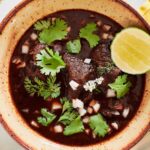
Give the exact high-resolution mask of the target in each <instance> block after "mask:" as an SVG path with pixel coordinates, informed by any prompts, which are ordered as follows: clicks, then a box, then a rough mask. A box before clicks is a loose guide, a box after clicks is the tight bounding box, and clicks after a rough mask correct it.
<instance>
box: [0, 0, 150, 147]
mask: <svg viewBox="0 0 150 150" xmlns="http://www.w3.org/2000/svg"><path fill="white" fill-rule="evenodd" d="M128 7H129V6H127V5H126V6H125V5H123V2H121V1H119V0H117V1H115V0H86V1H81V0H34V1H32V0H26V1H24V2H23V3H21V4H20V5H19V6H18V7H17V8H16V9H15V10H14V11H12V12H11V13H10V14H9V15H8V16H7V17H6V18H5V19H4V21H3V22H2V24H1V26H0V32H1V35H0V45H1V51H0V91H1V92H0V106H1V107H0V118H2V123H3V125H4V126H5V128H6V129H7V130H8V131H9V133H10V134H11V135H12V136H13V137H15V138H16V139H17V141H18V142H19V143H21V144H22V145H24V146H25V147H26V148H29V149H43V150H48V149H56V150H69V149H71V147H69V146H64V145H60V144H56V143H54V142H52V141H49V140H47V139H45V138H44V137H42V136H40V135H39V134H37V133H35V132H34V131H33V130H31V129H30V128H29V127H28V126H27V125H26V123H25V122H24V121H23V119H22V118H21V116H20V115H19V114H18V112H17V110H16V108H15V106H14V105H13V102H12V99H11V95H10V92H9V91H10V87H9V84H8V83H9V63H10V58H11V55H12V53H13V50H14V48H15V46H16V44H17V43H18V41H19V39H20V38H21V36H22V35H23V34H24V33H25V31H26V30H27V29H28V28H29V27H30V26H31V25H32V24H34V22H36V21H37V20H38V19H40V18H43V17H44V16H47V15H48V14H51V13H53V12H56V11H60V10H66V9H85V10H92V11H96V12H97V13H101V14H104V15H106V16H108V17H110V18H112V19H113V20H115V21H116V22H118V23H119V24H121V25H122V26H123V27H129V26H136V27H140V28H142V29H144V30H147V31H148V32H150V30H149V29H148V27H147V26H146V24H145V22H144V21H143V20H142V19H141V17H139V16H138V15H137V14H136V13H135V12H134V11H133V10H132V9H131V8H128ZM149 116H150V73H147V75H146V86H145V94H144V97H143V100H142V104H141V106H140V108H139V110H138V112H137V114H136V116H135V117H134V118H133V119H132V121H131V122H130V123H129V125H128V126H127V127H126V128H125V129H124V130H123V131H122V132H120V133H119V134H117V135H116V136H115V137H114V138H112V139H110V140H107V141H105V142H102V143H100V144H97V145H93V146H90V147H88V146H87V147H74V150H78V149H84V150H91V149H95V150H96V149H110V148H111V150H116V149H124V148H129V147H131V146H132V145H134V144H135V143H136V142H137V141H138V140H139V139H140V137H141V136H142V135H143V134H144V132H146V129H148V128H149Z"/></svg>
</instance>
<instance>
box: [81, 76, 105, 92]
mask: <svg viewBox="0 0 150 150" xmlns="http://www.w3.org/2000/svg"><path fill="white" fill-rule="evenodd" d="M103 80H104V78H103V77H100V78H97V79H95V80H89V81H88V82H86V83H85V84H84V86H83V87H84V89H85V91H90V92H92V91H93V90H94V89H95V88H96V86H97V84H98V85H100V84H102V82H103Z"/></svg>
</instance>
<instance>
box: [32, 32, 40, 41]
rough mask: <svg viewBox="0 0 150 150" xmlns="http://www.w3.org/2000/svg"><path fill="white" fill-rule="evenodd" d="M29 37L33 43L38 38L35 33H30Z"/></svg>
mask: <svg viewBox="0 0 150 150" xmlns="http://www.w3.org/2000/svg"><path fill="white" fill-rule="evenodd" d="M30 37H31V40H33V41H35V40H36V39H37V38H38V36H37V34H36V33H32V34H31V36H30Z"/></svg>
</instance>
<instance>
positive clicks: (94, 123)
mask: <svg viewBox="0 0 150 150" xmlns="http://www.w3.org/2000/svg"><path fill="white" fill-rule="evenodd" d="M89 126H90V128H91V129H92V130H93V132H94V133H95V134H96V135H98V136H99V137H104V136H105V135H106V134H107V133H108V129H109V126H108V124H107V123H106V121H105V120H104V119H103V117H102V115H100V114H97V115H94V116H91V117H90V120H89Z"/></svg>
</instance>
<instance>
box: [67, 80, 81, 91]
mask: <svg viewBox="0 0 150 150" xmlns="http://www.w3.org/2000/svg"><path fill="white" fill-rule="evenodd" d="M69 85H70V86H71V88H72V89H73V90H77V88H78V86H79V84H78V83H77V82H75V81H74V80H71V81H70V82H69Z"/></svg>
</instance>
